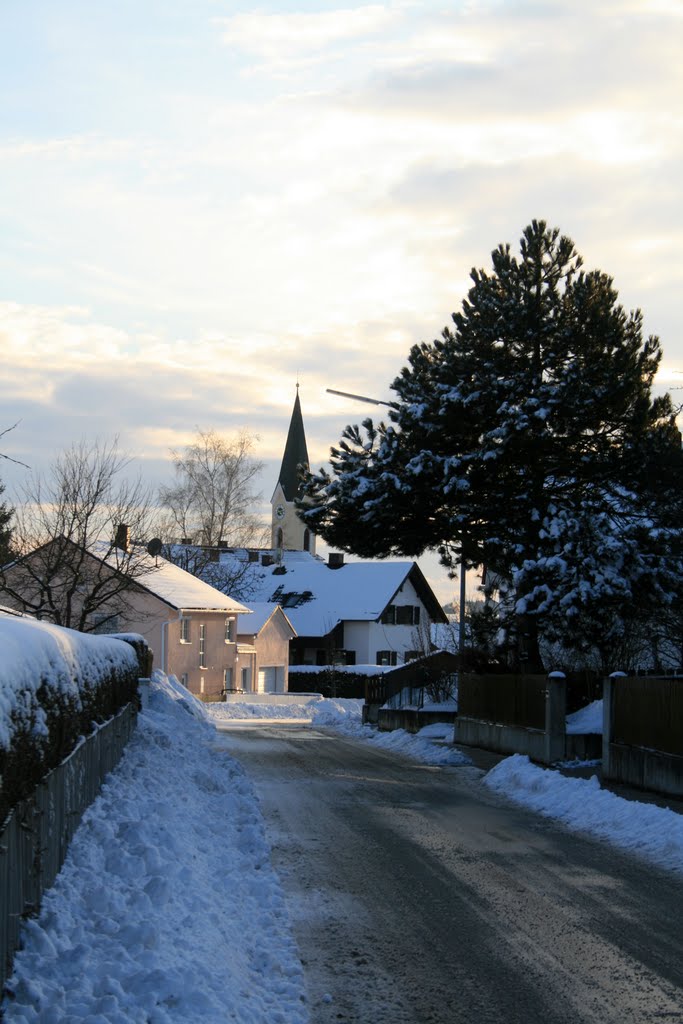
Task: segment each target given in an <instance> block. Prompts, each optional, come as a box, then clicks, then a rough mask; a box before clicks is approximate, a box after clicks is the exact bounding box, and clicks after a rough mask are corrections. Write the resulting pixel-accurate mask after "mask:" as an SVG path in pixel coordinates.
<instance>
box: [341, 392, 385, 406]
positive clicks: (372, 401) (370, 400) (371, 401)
mask: <svg viewBox="0 0 683 1024" xmlns="http://www.w3.org/2000/svg"><path fill="white" fill-rule="evenodd" d="M325 390H326V391H327V393H328V395H340V396H341V397H342V398H353V399H354V400H355V401H356V402H367V403H368V404H369V405H388V406H391V402H382V401H381V400H380V399H379V398H365V396H364V395H352V394H350V393H349V392H348V391H335V390H334V388H325Z"/></svg>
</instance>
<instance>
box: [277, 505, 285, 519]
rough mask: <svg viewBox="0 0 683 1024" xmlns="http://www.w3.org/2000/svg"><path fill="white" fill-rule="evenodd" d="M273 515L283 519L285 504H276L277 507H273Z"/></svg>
mask: <svg viewBox="0 0 683 1024" xmlns="http://www.w3.org/2000/svg"><path fill="white" fill-rule="evenodd" d="M275 516H276V518H277V519H284V518H285V506H284V505H278V506H277V508H276V509H275Z"/></svg>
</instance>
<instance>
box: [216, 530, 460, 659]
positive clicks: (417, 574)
mask: <svg viewBox="0 0 683 1024" xmlns="http://www.w3.org/2000/svg"><path fill="white" fill-rule="evenodd" d="M254 555H256V556H257V560H254V561H253V566H252V572H251V575H250V579H249V587H250V590H249V594H250V596H249V598H248V603H249V607H250V608H254V607H256V606H257V604H258V605H260V604H261V603H265V605H266V606H268V607H269V608H271V609H273V610H274V609H275V608H276V607H278V606H280V607H281V608H282V610H283V611H284V613H285V615H286V617H287V620H288V622H289V623H290V625H291V627H293V633H294V635H293V636H292V639H291V640H290V645H289V664H290V665H332V664H343V665H387V666H390V665H401V664H404V663H405V662H406V661H410V660H411V659H412V658H414V657H417V656H418V655H419V654H422V653H424V649H425V647H424V637H425V635H426V636H427V637H429V633H430V626H431V624H432V623H435V622H438V623H445V622H447V617H446V615H445V613H444V612H443V610H442V608H441V606H440V604H439V602H438V600H437V598H436V596H435V594H434V592H433V591H432V589H431V587H430V586H429V583H428V582H427V580H426V579H425V577H424V575H423V574H422V571H421V570H420V568H419V566H418V565H417V563H415V562H408V561H406V562H345V560H344V557H343V555H340V554H336V553H333V554H332V555H331V556H330V558H329V559H328V561H327V562H325V561H323V559H322V558H319V557H316V556H314V555H312V554H310V552H307V551H282V550H279V551H277V550H276V551H273V550H267V551H258V552H254V551H251V552H250V551H246V550H234V551H227V550H226V551H221V552H220V558H221V561H229V560H230V559H241V560H244V559H247V560H248V559H249V558H253V556H254ZM242 628H243V627H242V626H241V625H240V626H239V629H240V631H241V630H242ZM427 649H428V644H427Z"/></svg>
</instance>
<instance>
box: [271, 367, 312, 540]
mask: <svg viewBox="0 0 683 1024" xmlns="http://www.w3.org/2000/svg"><path fill="white" fill-rule="evenodd" d="M301 466H304V467H305V468H306V469H308V468H309V461H308V448H307V447H306V433H305V431H304V420H303V416H302V415H301V403H300V401H299V385H298V383H297V386H296V398H295V399H294V408H293V410H292V418H291V419H290V421H289V430H288V431H287V440H286V442H285V451H284V454H283V456H282V465H281V466H280V473H279V476H278V481H277V485H276V487H275V491H274V493H273V497H272V498H271V505H272V509H273V513H272V525H271V533H272V546H273V548H275V549H277V550H280V551H283V550H287V551H310V553H311V554H315V534H313V533H311V531H310V529H308V527H306V526H305V525H304V523H302V522H301V520H300V519H299V517H298V516H297V514H296V508H295V505H294V500H295V498H297V497H299V495H300V493H301V485H300V483H299V468H300V467H301Z"/></svg>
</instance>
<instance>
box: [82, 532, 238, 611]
mask: <svg viewBox="0 0 683 1024" xmlns="http://www.w3.org/2000/svg"><path fill="white" fill-rule="evenodd" d="M109 550H110V547H109V545H108V544H105V543H102V544H99V545H97V544H96V545H94V546H93V550H92V551H91V554H92V555H93V556H94V557H95V558H98V559H99V560H100V561H101V562H105V563H108V564H109V563H110V562H111V560H110V559H108V558H107V557H106V553H107V552H108V551H109ZM103 555H104V557H103ZM135 563H136V565H140V566H142V567H143V569H144V570H145V571H144V572H143V574H142V575H141V576H139V577H136V579H135V585H136V586H137V587H140V589H141V590H146V591H147V592H148V593H150V594H153V595H154V596H155V597H158V598H159V599H160V600H161V601H163V602H164V603H165V604H167V605H170V607H171V608H175V609H176V610H178V611H181V610H182V611H203V612H209V611H218V612H228V613H231V614H233V615H247V614H248V613H249V609H248V608H246V607H245V606H244V605H243V604H241V603H240V602H239V601H236V600H235V599H234V597H228V596H227V595H226V594H222V593H221V591H220V590H216V588H215V587H212V586H210V585H209V584H208V583H205V582H204V580H201V579H199V577H198V576H193V575H192V573H190V572H186V571H185V569H181V568H180V566H179V565H174V564H173V562H168V561H167V560H166V559H165V558H161V557H160V556H157V557H156V558H153V557H152V556H151V555H148V554H146V553H144V554H143V553H142V552H141V553H140V554H138V555H136V558H135ZM113 568H115V566H113Z"/></svg>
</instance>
